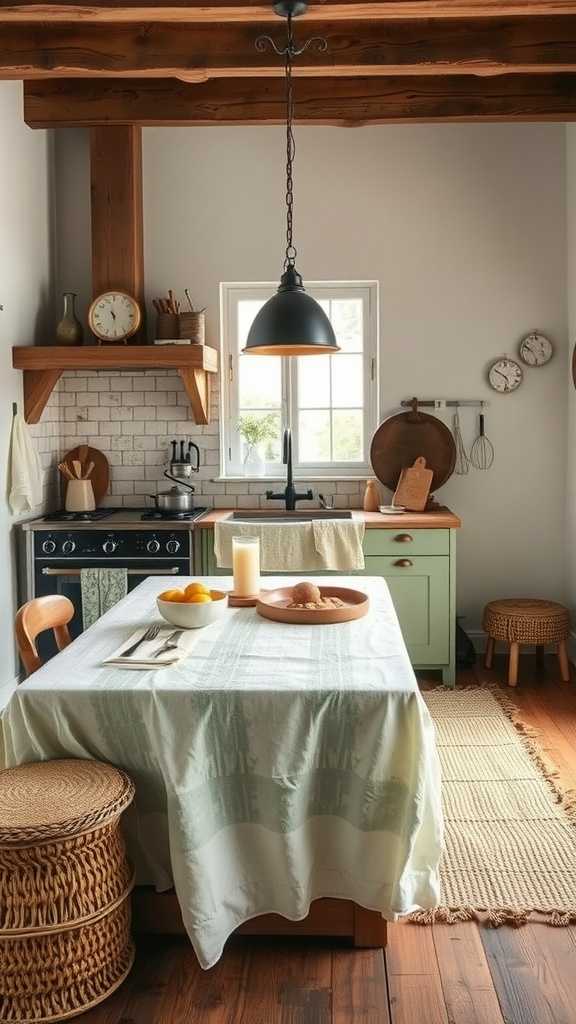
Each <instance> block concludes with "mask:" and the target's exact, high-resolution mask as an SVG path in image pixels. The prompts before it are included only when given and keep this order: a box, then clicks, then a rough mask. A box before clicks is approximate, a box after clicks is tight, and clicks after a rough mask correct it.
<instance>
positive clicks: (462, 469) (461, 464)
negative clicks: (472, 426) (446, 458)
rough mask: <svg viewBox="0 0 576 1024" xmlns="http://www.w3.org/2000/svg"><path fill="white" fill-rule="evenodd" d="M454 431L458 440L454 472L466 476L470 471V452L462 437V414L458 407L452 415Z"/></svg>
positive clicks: (455, 439) (456, 440) (455, 438)
mask: <svg viewBox="0 0 576 1024" xmlns="http://www.w3.org/2000/svg"><path fill="white" fill-rule="evenodd" d="M452 433H453V434H454V441H455V442H456V464H455V466H454V472H455V473H456V474H457V475H458V476H465V475H466V473H469V472H470V459H469V458H468V452H467V451H466V445H465V444H464V438H463V437H462V428H461V427H460V414H459V412H458V409H456V412H455V413H454V416H453V417H452Z"/></svg>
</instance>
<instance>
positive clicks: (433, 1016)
mask: <svg viewBox="0 0 576 1024" xmlns="http://www.w3.org/2000/svg"><path fill="white" fill-rule="evenodd" d="M555 661H556V659H553V658H549V659H546V665H545V666H544V668H543V669H540V670H538V669H537V668H536V665H535V663H534V660H533V659H532V658H526V659H522V663H521V669H520V673H521V675H520V684H519V686H518V688H517V690H516V691H514V690H508V689H507V693H508V694H510V695H512V697H513V699H514V700H515V701H516V702H517V704H518V706H519V707H520V708H521V710H522V715H523V717H524V719H525V720H526V721H527V722H529V723H530V724H532V725H534V726H536V727H537V728H538V729H539V730H540V732H541V737H540V743H541V745H542V746H543V747H544V749H545V750H547V752H548V754H549V756H550V757H551V758H552V759H553V760H554V761H555V763H556V765H557V767H558V769H559V772H560V781H561V782H562V784H563V785H564V786H566V787H575V788H576V683H574V682H573V683H572V684H571V685H567V684H562V683H561V682H560V678H559V675H558V671H557V667H556V664H555ZM503 677H504V666H503V663H502V661H500V660H499V659H497V660H496V664H495V668H494V670H493V671H492V672H487V671H486V670H484V669H483V668H481V667H480V666H478V667H477V668H476V669H475V670H473V671H472V672H468V673H466V674H463V673H462V674H461V675H460V677H459V685H465V684H470V683H476V684H478V683H479V684H482V683H483V682H492V683H493V682H498V681H499V680H500V679H501V678H503ZM421 682H422V686H423V688H426V687H427V685H430V681H428V680H422V681H421ZM388 936H389V940H388V949H387V950H386V955H385V957H384V956H383V955H382V953H381V952H378V951H376V950H353V949H350V948H347V947H346V946H344V945H338V944H337V943H336V942H335V941H334V942H332V943H330V942H322V941H317V942H316V941H310V942H306V943H304V942H302V941H300V940H297V941H293V942H286V941H282V942H280V941H277V942H276V941H271V940H268V939H248V938H246V939H244V938H243V939H240V938H238V939H236V940H233V941H231V942H230V943H229V944H228V946H227V949H226V952H225V953H224V956H223V957H222V959H221V961H220V963H219V964H218V965H217V966H216V967H214V968H213V969H212V970H211V971H207V972H204V971H201V970H200V968H199V967H198V966H197V963H196V959H195V956H194V953H193V952H192V950H191V948H190V946H189V945H188V943H187V942H186V941H185V940H182V939H178V938H170V939H168V938H166V939H157V940H154V941H150V942H146V943H145V944H143V945H142V946H141V947H140V948H139V951H138V958H137V962H136V966H135V968H134V970H133V971H132V974H131V975H130V977H129V978H128V980H127V981H126V982H125V984H124V985H123V986H122V987H121V988H120V989H119V990H118V992H116V993H115V994H114V995H113V996H112V997H111V998H110V999H109V1000H108V1001H107V1002H106V1003H104V1004H103V1005H102V1006H101V1007H98V1008H96V1009H94V1010H92V1011H90V1012H89V1013H87V1014H85V1015H84V1016H83V1017H82V1021H83V1024H423V1022H424V1024H574V1022H575V1021H576V928H575V927H570V928H550V927H548V926H546V925H544V924H538V923H530V924H528V925H526V926H525V927H524V928H519V929H514V928H507V927H504V928H499V929H495V930H493V929H489V928H484V927H479V926H478V925H477V924H476V923H475V922H466V923H464V924H459V925H454V926H447V925H436V926H434V927H432V928H422V927H416V926H414V925H404V924H396V925H391V926H389V931H388Z"/></svg>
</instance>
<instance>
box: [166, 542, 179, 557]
mask: <svg viewBox="0 0 576 1024" xmlns="http://www.w3.org/2000/svg"><path fill="white" fill-rule="evenodd" d="M166 551H167V552H168V554H169V555H175V554H176V552H177V551H180V541H179V540H169V541H168V543H167V544H166Z"/></svg>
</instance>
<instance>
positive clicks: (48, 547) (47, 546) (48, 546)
mask: <svg viewBox="0 0 576 1024" xmlns="http://www.w3.org/2000/svg"><path fill="white" fill-rule="evenodd" d="M42 551H43V552H44V554H45V555H53V554H54V552H55V551H56V541H55V540H45V541H44V543H43V544H42Z"/></svg>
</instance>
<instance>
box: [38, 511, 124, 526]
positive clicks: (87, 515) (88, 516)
mask: <svg viewBox="0 0 576 1024" xmlns="http://www.w3.org/2000/svg"><path fill="white" fill-rule="evenodd" d="M122 511H124V510H123V509H121V508H95V509H94V510H93V511H92V512H67V511H66V509H64V508H61V509H59V510H58V511H57V512H50V514H49V515H46V516H42V522H43V523H97V522H99V520H100V519H108V518H109V517H110V516H113V515H114V514H115V513H116V512H122Z"/></svg>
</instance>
